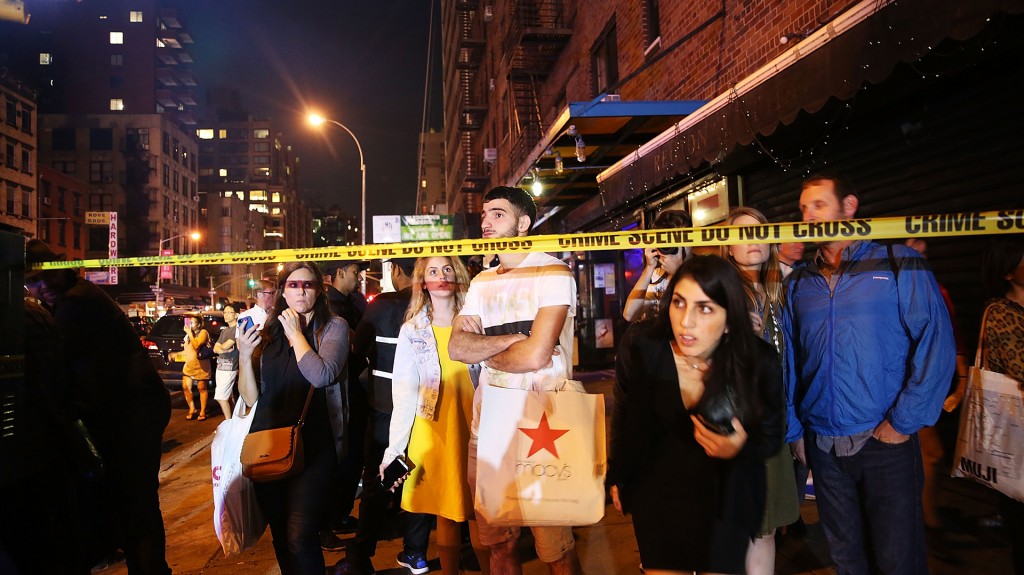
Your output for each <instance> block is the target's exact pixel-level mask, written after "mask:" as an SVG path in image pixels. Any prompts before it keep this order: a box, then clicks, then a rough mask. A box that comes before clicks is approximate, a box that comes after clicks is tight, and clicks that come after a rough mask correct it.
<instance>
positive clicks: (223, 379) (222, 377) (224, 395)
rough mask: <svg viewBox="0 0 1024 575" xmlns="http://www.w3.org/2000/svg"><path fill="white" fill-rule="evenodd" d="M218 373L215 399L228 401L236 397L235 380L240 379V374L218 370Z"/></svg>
mask: <svg viewBox="0 0 1024 575" xmlns="http://www.w3.org/2000/svg"><path fill="white" fill-rule="evenodd" d="M216 373H217V375H216V377H217V379H216V382H217V387H216V389H214V390H213V399H215V400H217V401H227V400H229V399H231V398H232V397H233V396H234V393H235V380H237V379H238V372H237V371H228V370H220V369H218V370H217V371H216Z"/></svg>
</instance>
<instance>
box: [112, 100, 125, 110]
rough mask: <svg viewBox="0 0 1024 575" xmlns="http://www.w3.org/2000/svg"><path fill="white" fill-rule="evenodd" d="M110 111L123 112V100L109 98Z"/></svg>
mask: <svg viewBox="0 0 1024 575" xmlns="http://www.w3.org/2000/svg"><path fill="white" fill-rule="evenodd" d="M110 109H111V110H114V111H118V112H119V111H121V110H124V100H123V99H121V98H111V99H110Z"/></svg>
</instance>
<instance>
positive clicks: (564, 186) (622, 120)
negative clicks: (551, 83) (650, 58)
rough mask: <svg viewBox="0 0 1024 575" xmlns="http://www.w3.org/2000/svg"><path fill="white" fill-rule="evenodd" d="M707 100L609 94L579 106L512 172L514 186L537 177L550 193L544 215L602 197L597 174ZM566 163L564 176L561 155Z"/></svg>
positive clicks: (541, 201)
mask: <svg viewBox="0 0 1024 575" xmlns="http://www.w3.org/2000/svg"><path fill="white" fill-rule="evenodd" d="M705 103H706V102H705V101H704V100H673V101H662V102H624V101H619V100H612V99H610V98H609V97H607V96H605V97H604V98H603V99H597V100H594V101H592V102H573V103H570V104H569V105H568V106H567V107H566V108H564V109H563V110H562V113H561V114H559V115H558V119H557V120H555V122H554V123H553V124H552V125H551V127H550V128H548V130H547V132H546V133H545V134H544V136H543V137H542V138H541V139H540V141H539V142H538V143H537V145H536V146H534V148H533V150H531V151H530V153H529V154H528V155H527V156H526V160H524V161H523V163H522V164H520V165H519V166H518V167H517V168H516V169H515V170H514V171H513V172H512V173H511V174H510V177H509V181H508V182H506V184H507V185H510V186H520V185H526V186H530V185H531V184H532V183H533V178H534V176H535V175H539V177H540V180H541V182H543V187H544V192H543V194H542V195H541V196H540V197H538V198H537V206H538V208H539V212H540V217H541V218H544V217H545V216H546V215H551V214H553V213H554V212H556V211H559V210H563V209H567V208H571V207H573V206H577V205H579V204H581V203H583V202H585V201H587V200H589V199H590V198H592V197H594V196H595V195H596V194H597V193H598V191H599V190H598V186H597V179H596V177H597V174H598V173H600V172H601V171H603V170H605V169H606V168H607V167H608V166H610V165H612V164H614V163H616V162H618V161H619V160H621V159H622V158H623V157H624V156H625V155H626V154H630V153H633V152H635V151H636V149H637V147H639V146H640V145H641V144H643V143H645V142H648V141H650V139H651V138H653V137H654V136H656V135H657V134H659V133H661V132H663V131H664V130H666V129H667V128H669V127H670V126H672V125H674V124H675V123H676V122H678V121H679V120H680V119H682V118H684V117H686V115H687V114H691V113H693V111H694V110H697V109H699V108H700V107H701V106H703V105H704V104H705ZM570 126H574V127H575V129H576V133H577V134H579V136H580V137H581V138H582V140H583V143H584V145H585V146H584V149H585V150H586V160H585V161H584V162H580V161H578V160H577V157H576V138H575V137H574V136H573V135H571V134H570V133H569V132H570ZM558 156H560V157H561V159H562V165H563V169H562V172H561V173H558V172H557V170H556V157H558Z"/></svg>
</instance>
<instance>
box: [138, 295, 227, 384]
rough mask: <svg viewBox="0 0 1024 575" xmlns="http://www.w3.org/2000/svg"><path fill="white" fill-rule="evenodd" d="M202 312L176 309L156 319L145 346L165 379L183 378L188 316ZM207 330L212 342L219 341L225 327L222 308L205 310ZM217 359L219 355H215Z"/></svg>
mask: <svg viewBox="0 0 1024 575" xmlns="http://www.w3.org/2000/svg"><path fill="white" fill-rule="evenodd" d="M196 313H199V312H189V311H182V310H172V311H171V312H170V313H168V314H167V315H165V316H163V317H162V318H160V319H158V320H156V323H155V324H153V328H152V329H151V330H149V333H148V334H147V335H146V336H145V337H143V338H142V346H143V347H145V348H146V350H147V351H148V352H149V360H150V361H151V362H152V363H153V367H155V368H156V370H157V371H159V372H160V375H161V376H162V377H164V378H165V379H168V378H172V377H179V378H180V377H181V367H182V366H183V365H184V364H185V360H184V358H182V357H180V352H181V351H182V350H184V349H185V345H184V343H185V318H187V317H188V316H190V315H195V314H196ZM201 313H202V315H203V329H205V330H206V331H207V332H208V333H209V334H210V337H211V338H212V339H211V340H210V343H211V344H213V343H216V341H217V338H218V337H220V332H221V330H222V329H223V328H224V325H225V324H224V313H223V312H219V311H204V312H201ZM214 357H215V358H216V356H214Z"/></svg>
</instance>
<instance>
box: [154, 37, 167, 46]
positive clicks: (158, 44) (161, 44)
mask: <svg viewBox="0 0 1024 575" xmlns="http://www.w3.org/2000/svg"><path fill="white" fill-rule="evenodd" d="M156 47H157V48H166V47H167V44H164V41H163V40H161V39H160V38H157V39H156Z"/></svg>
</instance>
